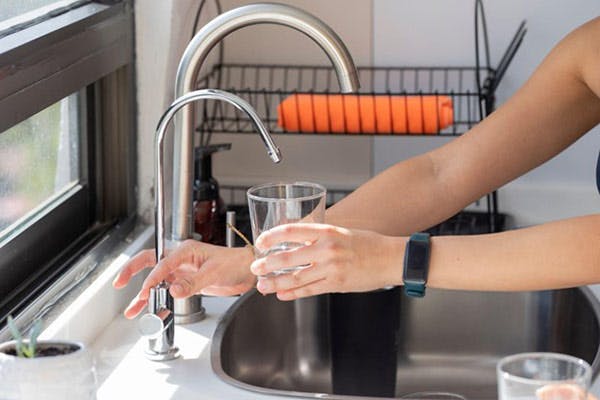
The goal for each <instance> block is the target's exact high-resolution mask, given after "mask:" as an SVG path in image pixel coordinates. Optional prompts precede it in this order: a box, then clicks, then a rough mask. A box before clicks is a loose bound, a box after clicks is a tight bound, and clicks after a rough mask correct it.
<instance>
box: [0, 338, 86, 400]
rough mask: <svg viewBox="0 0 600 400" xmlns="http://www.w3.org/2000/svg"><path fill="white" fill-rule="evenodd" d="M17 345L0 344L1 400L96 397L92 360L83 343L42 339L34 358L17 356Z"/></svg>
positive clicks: (13, 343) (72, 399)
mask: <svg viewBox="0 0 600 400" xmlns="http://www.w3.org/2000/svg"><path fill="white" fill-rule="evenodd" d="M15 344H16V342H15V341H10V342H5V343H2V344H0V399H7V400H13V399H19V400H33V399H36V400H41V399H43V400H59V399H60V400H64V399H69V400H84V399H85V400H93V399H95V398H96V376H95V370H94V361H93V357H92V354H91V353H90V352H89V351H88V350H87V349H86V348H85V346H84V345H83V344H82V343H78V342H72V341H44V340H42V341H39V342H38V345H37V349H38V350H36V354H40V356H36V357H35V358H23V357H17V356H16V355H14V354H15V353H16V352H15Z"/></svg>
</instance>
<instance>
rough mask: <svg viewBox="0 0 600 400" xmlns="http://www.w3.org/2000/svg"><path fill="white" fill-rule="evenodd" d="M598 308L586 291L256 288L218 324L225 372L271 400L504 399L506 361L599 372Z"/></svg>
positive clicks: (220, 366) (218, 365) (218, 353)
mask: <svg viewBox="0 0 600 400" xmlns="http://www.w3.org/2000/svg"><path fill="white" fill-rule="evenodd" d="M599 310H600V306H599V303H598V301H597V300H596V299H595V297H594V296H593V295H592V293H591V291H590V290H589V289H587V288H581V289H565V290H554V291H543V292H516V293H481V292H462V291H444V290H433V289H429V290H428V293H427V296H426V297H425V298H423V299H410V298H407V297H405V296H403V295H402V293H401V290H400V289H399V288H393V289H388V290H380V291H375V292H370V293H361V294H333V295H322V296H316V297H314V298H308V299H302V300H298V301H295V302H281V301H278V300H277V299H276V298H275V297H274V296H262V295H261V294H260V293H258V292H256V291H252V292H249V293H247V294H245V295H244V296H242V297H241V298H240V299H239V300H238V301H237V302H236V303H235V304H234V305H233V306H232V307H231V308H230V309H229V310H228V312H227V313H226V314H225V316H224V317H223V319H222V320H221V321H220V323H219V325H218V327H217V331H216V333H215V336H214V340H213V344H212V349H211V361H212V367H213V369H214V371H215V372H216V373H217V375H218V376H219V377H220V378H221V379H223V380H224V381H226V382H228V383H230V384H232V385H236V386H238V387H241V388H244V389H248V390H252V391H256V392H260V393H268V394H277V395H289V396H304V397H319V398H331V399H338V398H339V399H342V398H362V397H378V398H395V397H396V398H397V397H401V396H403V395H405V394H408V393H413V392H420V391H444V392H452V393H458V394H462V395H463V396H465V397H467V398H468V399H495V398H496V375H495V364H496V362H497V361H498V360H499V359H500V358H501V357H503V356H504V355H507V354H513V353H519V352H526V351H553V352H561V353H567V354H572V355H575V356H578V357H581V358H583V359H585V360H587V361H588V362H589V363H590V364H592V368H593V370H594V377H596V375H597V373H598V369H599V364H600V359H599V357H598V351H599V343H600V329H599V321H600V313H599Z"/></svg>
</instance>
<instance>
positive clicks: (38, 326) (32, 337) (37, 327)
mask: <svg viewBox="0 0 600 400" xmlns="http://www.w3.org/2000/svg"><path fill="white" fill-rule="evenodd" d="M41 332H42V320H41V319H36V320H35V322H34V323H33V326H32V327H31V331H29V348H30V349H31V358H33V357H34V356H35V349H36V348H37V339H38V336H40V333H41Z"/></svg>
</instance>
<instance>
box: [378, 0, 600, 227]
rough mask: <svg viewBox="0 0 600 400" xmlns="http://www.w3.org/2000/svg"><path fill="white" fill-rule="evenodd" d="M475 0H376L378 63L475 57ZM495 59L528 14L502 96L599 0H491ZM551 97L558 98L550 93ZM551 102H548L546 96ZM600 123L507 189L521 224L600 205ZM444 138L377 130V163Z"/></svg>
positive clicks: (504, 201) (503, 201)
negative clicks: (599, 185)
mask: <svg viewBox="0 0 600 400" xmlns="http://www.w3.org/2000/svg"><path fill="white" fill-rule="evenodd" d="M473 3H474V2H473V1H472V0H451V1H449V0H425V1H423V0H402V1H397V0H374V11H373V18H374V22H373V26H374V35H373V36H374V44H373V48H374V61H375V63H376V64H378V65H459V64H467V65H472V64H473V63H474V59H475V56H474V47H473V46H474V18H473V15H474V11H473V10H474V8H473ZM485 10H486V16H487V24H488V32H489V35H490V48H491V58H492V65H493V66H496V65H497V63H498V61H499V59H500V57H501V55H502V53H503V52H504V50H505V49H506V47H507V45H508V42H509V41H510V39H511V37H512V35H513V34H514V32H515V31H516V29H517V26H518V24H519V23H520V22H521V20H523V19H526V20H527V27H528V32H527V35H526V37H525V40H524V41H523V44H522V46H521V48H520V49H519V51H518V53H517V56H516V57H515V59H514V60H513V63H512V64H511V66H510V67H509V69H508V72H507V74H506V75H505V77H504V79H503V81H502V83H501V85H500V87H499V89H498V92H497V104H498V105H500V104H502V102H503V101H505V100H506V99H507V98H508V97H509V96H510V95H511V94H512V93H514V92H515V90H516V89H517V88H519V87H520V86H521V85H522V84H523V83H524V82H525V80H526V79H527V78H528V77H529V75H530V74H531V73H532V72H533V70H534V69H535V67H536V66H537V65H538V64H539V63H540V62H541V60H542V59H543V57H544V56H545V55H546V54H547V53H548V51H549V50H550V49H551V48H552V47H553V46H554V45H555V44H556V43H557V42H558V40H560V38H562V37H563V36H564V35H565V34H567V33H568V32H569V31H571V30H572V29H574V28H575V27H577V26H578V25H580V24H582V23H583V22H585V21H587V20H589V19H591V18H593V17H594V16H597V15H598V14H600V5H599V3H598V2H597V0H574V1H564V0H528V1H521V0H504V1H485ZM549 101H551V99H549ZM540 106H541V107H543V106H544V105H543V104H540ZM598 132H600V129H598V128H596V129H594V130H593V131H591V132H590V133H588V134H587V135H586V136H585V137H584V138H582V139H581V140H580V141H579V142H577V143H576V144H574V145H573V146H572V147H570V148H569V149H567V151H565V152H563V153H562V154H561V155H559V156H558V157H556V158H555V159H553V160H551V161H549V162H548V163H546V164H545V165H543V166H540V167H539V168H537V169H535V170H533V171H531V172H530V173H528V174H526V175H524V176H523V177H521V178H519V179H517V180H515V181H514V182H512V183H510V184H508V185H506V186H505V187H503V188H502V189H501V190H500V191H499V204H500V208H501V211H503V212H506V213H508V214H510V215H512V216H513V217H514V219H515V222H514V223H515V224H516V225H520V226H522V225H529V224H532V223H539V222H543V221H548V220H552V219H557V218H563V217H568V216H573V215H579V214H585V213H592V212H598V211H600V196H598V194H597V192H596V188H595V175H594V168H595V163H596V157H597V156H598V150H600V140H599V139H598ZM444 142H445V140H440V139H439V138H432V139H428V138H427V139H419V138H376V139H375V143H374V156H373V158H374V165H375V171H380V170H382V169H384V168H386V167H387V166H389V165H391V164H393V163H395V162H397V161H398V160H400V159H404V158H407V157H409V156H411V155H414V154H417V153H419V152H423V151H426V150H427V149H430V148H433V147H435V146H438V145H440V144H442V143H444Z"/></svg>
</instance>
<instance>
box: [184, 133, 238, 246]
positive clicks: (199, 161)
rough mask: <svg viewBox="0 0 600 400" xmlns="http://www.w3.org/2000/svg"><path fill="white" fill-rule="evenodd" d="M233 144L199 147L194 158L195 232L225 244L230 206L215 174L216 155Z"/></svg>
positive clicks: (207, 240) (205, 240)
mask: <svg viewBox="0 0 600 400" xmlns="http://www.w3.org/2000/svg"><path fill="white" fill-rule="evenodd" d="M230 149H231V143H220V144H210V145H207V146H202V147H197V148H196V149H195V158H194V169H195V178H194V205H193V218H194V233H195V235H194V236H196V237H198V239H199V240H201V241H203V242H206V243H212V244H217V245H221V246H224V245H225V219H226V212H227V210H226V207H225V203H224V202H223V199H222V198H221V196H220V194H219V183H218V182H217V180H216V179H215V178H214V177H213V175H212V155H213V154H214V153H216V152H218V151H224V150H230Z"/></svg>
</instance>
